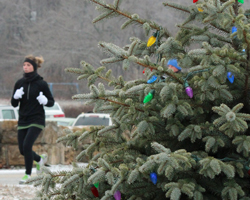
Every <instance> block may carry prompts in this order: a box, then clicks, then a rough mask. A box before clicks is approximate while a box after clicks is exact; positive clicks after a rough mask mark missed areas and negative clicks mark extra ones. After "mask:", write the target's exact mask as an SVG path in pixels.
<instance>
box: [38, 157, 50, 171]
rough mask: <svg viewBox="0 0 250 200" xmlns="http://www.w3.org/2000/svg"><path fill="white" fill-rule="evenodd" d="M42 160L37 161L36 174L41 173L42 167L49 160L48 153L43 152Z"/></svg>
mask: <svg viewBox="0 0 250 200" xmlns="http://www.w3.org/2000/svg"><path fill="white" fill-rule="evenodd" d="M40 156H41V160H40V161H39V162H36V174H37V175H39V174H41V167H42V166H44V165H45V163H46V162H47V160H48V156H47V155H46V154H42V155H40Z"/></svg>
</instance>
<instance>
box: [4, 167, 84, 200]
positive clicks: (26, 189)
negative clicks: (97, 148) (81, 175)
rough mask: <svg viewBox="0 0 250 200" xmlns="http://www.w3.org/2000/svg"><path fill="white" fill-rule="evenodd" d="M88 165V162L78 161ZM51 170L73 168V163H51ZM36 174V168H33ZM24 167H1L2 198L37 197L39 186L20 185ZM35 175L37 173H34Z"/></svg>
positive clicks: (6, 199) (28, 198)
mask: <svg viewBox="0 0 250 200" xmlns="http://www.w3.org/2000/svg"><path fill="white" fill-rule="evenodd" d="M78 165H79V166H83V167H84V166H86V165H87V163H78ZM49 169H50V170H51V171H62V170H67V171H70V170H72V166H71V165H51V166H50V167H49ZM32 171H33V174H35V168H33V169H32ZM24 173H25V170H24V169H7V170H6V169H0V200H31V199H35V192H36V190H37V188H35V187H34V186H32V185H19V184H18V182H19V180H20V179H21V178H22V176H23V175H24ZM34 176H35V175H34Z"/></svg>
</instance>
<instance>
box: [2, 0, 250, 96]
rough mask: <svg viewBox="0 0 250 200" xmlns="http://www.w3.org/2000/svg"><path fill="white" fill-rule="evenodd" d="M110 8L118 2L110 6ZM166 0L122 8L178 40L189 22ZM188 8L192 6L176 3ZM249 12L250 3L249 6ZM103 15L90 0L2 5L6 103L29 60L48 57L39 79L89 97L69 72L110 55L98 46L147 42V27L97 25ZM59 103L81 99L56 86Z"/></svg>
mask: <svg viewBox="0 0 250 200" xmlns="http://www.w3.org/2000/svg"><path fill="white" fill-rule="evenodd" d="M106 2H107V3H112V2H113V1H111V0H107V1H106ZM163 2H165V1H163V0H154V1H152V0H124V1H123V3H122V4H121V8H124V10H126V11H129V12H130V13H132V14H133V13H137V14H139V16H140V17H142V18H145V19H149V20H152V21H156V22H157V23H158V24H160V25H162V26H163V27H166V28H168V30H169V31H170V32H171V33H172V34H173V35H174V34H175V33H176V31H177V29H176V27H175V25H176V24H178V23H180V22H182V21H183V19H184V18H185V17H186V16H184V15H182V13H178V12H174V11H173V10H168V9H167V8H166V7H164V6H163V4H162V3H163ZM171 2H175V3H182V4H185V5H191V4H193V1H192V0H171ZM243 7H244V8H245V9H247V8H249V7H250V2H246V1H245V3H244V4H243ZM97 15H98V12H97V11H96V10H95V8H94V5H93V4H91V3H90V2H88V1H86V0H70V1H68V0H42V1H39V0H11V1H9V0H0V35H1V37H0V48H1V54H0V69H1V73H0V88H1V90H0V98H10V96H11V94H12V89H13V86H14V83H15V81H16V80H17V79H19V78H21V77H22V74H23V72H22V64H23V60H24V56H26V55H28V54H33V55H35V56H43V57H44V59H45V63H44V64H43V66H42V68H41V69H39V71H38V72H39V74H40V75H41V76H43V77H44V79H45V80H46V81H47V82H48V83H51V82H53V83H79V87H80V93H85V92H88V87H87V85H86V82H84V81H77V80H76V78H77V77H76V76H74V75H72V74H69V73H66V72H65V71H64V69H65V68H69V67H80V61H81V60H85V61H86V62H89V63H90V64H92V65H93V66H95V67H98V66H100V63H99V61H100V60H101V59H103V58H105V55H104V54H103V53H102V52H101V51H100V50H99V49H98V46H97V45H98V42H99V41H105V42H111V43H114V44H116V45H118V46H121V47H122V46H125V45H126V44H128V43H130V41H129V38H130V37H132V36H133V37H138V38H140V39H141V40H147V38H148V37H147V36H145V34H144V31H143V29H142V27H138V26H135V25H132V26H129V27H128V28H126V29H125V30H121V29H120V27H121V25H122V24H123V22H124V21H125V19H122V18H120V19H119V20H117V18H116V19H110V20H107V21H105V22H104V23H99V24H92V20H93V18H95V17H96V16H97ZM110 68H111V69H112V70H113V72H114V74H115V75H122V76H123V77H124V79H125V80H131V79H136V78H137V77H142V71H143V69H142V68H141V67H139V66H133V67H130V69H129V70H128V71H125V72H124V71H123V70H122V65H115V66H112V67H110ZM53 91H54V96H55V98H62V99H71V96H72V95H74V94H76V93H77V91H76V88H75V87H74V86H54V88H53Z"/></svg>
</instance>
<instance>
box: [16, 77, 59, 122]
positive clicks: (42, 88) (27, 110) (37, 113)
mask: <svg viewBox="0 0 250 200" xmlns="http://www.w3.org/2000/svg"><path fill="white" fill-rule="evenodd" d="M21 87H23V91H24V94H23V95H22V98H21V99H17V100H16V99H14V98H13V96H14V94H15V92H16V90H17V89H20V88H21ZM40 92H43V95H44V96H46V97H47V99H48V103H47V104H46V106H48V107H52V106H53V105H54V102H55V101H54V98H53V96H52V94H51V92H50V90H49V87H48V84H47V82H46V81H44V80H43V78H42V77H41V76H40V75H38V74H37V73H35V75H34V76H32V77H31V78H29V79H27V78H25V77H23V78H21V79H19V80H18V81H17V82H16V83H15V86H14V91H13V94H12V98H11V105H12V106H13V107H17V106H18V104H19V103H20V105H19V119H18V126H28V125H30V124H39V125H43V126H45V112H44V108H43V105H40V104H39V102H38V100H37V99H36V98H37V97H38V96H39V93H40Z"/></svg>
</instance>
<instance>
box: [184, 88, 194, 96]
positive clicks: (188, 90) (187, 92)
mask: <svg viewBox="0 0 250 200" xmlns="http://www.w3.org/2000/svg"><path fill="white" fill-rule="evenodd" d="M185 91H186V94H187V95H188V96H189V97H190V98H193V96H194V94H193V89H192V88H191V87H190V86H187V87H186V88H185Z"/></svg>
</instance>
